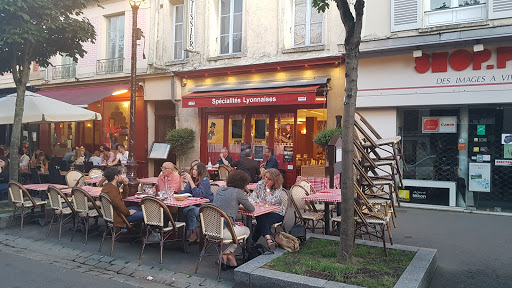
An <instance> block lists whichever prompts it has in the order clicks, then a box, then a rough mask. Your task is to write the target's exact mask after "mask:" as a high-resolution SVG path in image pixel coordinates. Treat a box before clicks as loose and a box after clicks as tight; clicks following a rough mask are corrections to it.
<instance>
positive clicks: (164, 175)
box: [156, 162, 181, 193]
mask: <svg viewBox="0 0 512 288" xmlns="http://www.w3.org/2000/svg"><path fill="white" fill-rule="evenodd" d="M157 184H158V186H157V187H156V189H157V191H162V190H165V189H168V190H169V191H172V192H174V193H179V191H180V189H181V176H180V174H178V172H176V169H175V168H174V164H173V163H172V162H165V163H164V164H162V172H161V173H160V175H158V181H157Z"/></svg>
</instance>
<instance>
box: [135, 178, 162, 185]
mask: <svg viewBox="0 0 512 288" xmlns="http://www.w3.org/2000/svg"><path fill="white" fill-rule="evenodd" d="M139 182H140V183H142V184H156V183H158V177H149V178H141V179H139Z"/></svg>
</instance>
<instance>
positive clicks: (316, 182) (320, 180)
mask: <svg viewBox="0 0 512 288" xmlns="http://www.w3.org/2000/svg"><path fill="white" fill-rule="evenodd" d="M300 180H307V181H308V182H309V183H311V185H313V188H315V190H316V191H318V190H324V189H328V188H329V177H302V176H297V180H295V184H299V182H300ZM334 188H340V174H336V175H334Z"/></svg>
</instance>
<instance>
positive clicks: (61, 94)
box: [37, 84, 130, 105]
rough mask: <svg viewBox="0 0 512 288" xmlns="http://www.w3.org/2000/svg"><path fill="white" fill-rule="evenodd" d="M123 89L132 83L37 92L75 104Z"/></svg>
mask: <svg viewBox="0 0 512 288" xmlns="http://www.w3.org/2000/svg"><path fill="white" fill-rule="evenodd" d="M123 89H130V85H129V84H116V85H110V86H99V87H85V88H75V89H65V90H48V91H38V92H37V93H38V94H41V95H44V96H47V97H50V98H53V99H56V100H60V101H62V102H66V103H69V104H73V105H88V104H91V103H94V102H97V101H100V100H101V99H103V98H106V97H108V96H110V95H112V93H114V92H116V91H119V90H123Z"/></svg>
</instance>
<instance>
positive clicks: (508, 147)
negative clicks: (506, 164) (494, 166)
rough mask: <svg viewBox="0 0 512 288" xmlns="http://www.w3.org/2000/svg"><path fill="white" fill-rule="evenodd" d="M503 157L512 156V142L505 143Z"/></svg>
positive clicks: (508, 157)
mask: <svg viewBox="0 0 512 288" xmlns="http://www.w3.org/2000/svg"><path fill="white" fill-rule="evenodd" d="M503 158H507V159H510V158H512V144H505V145H503Z"/></svg>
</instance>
